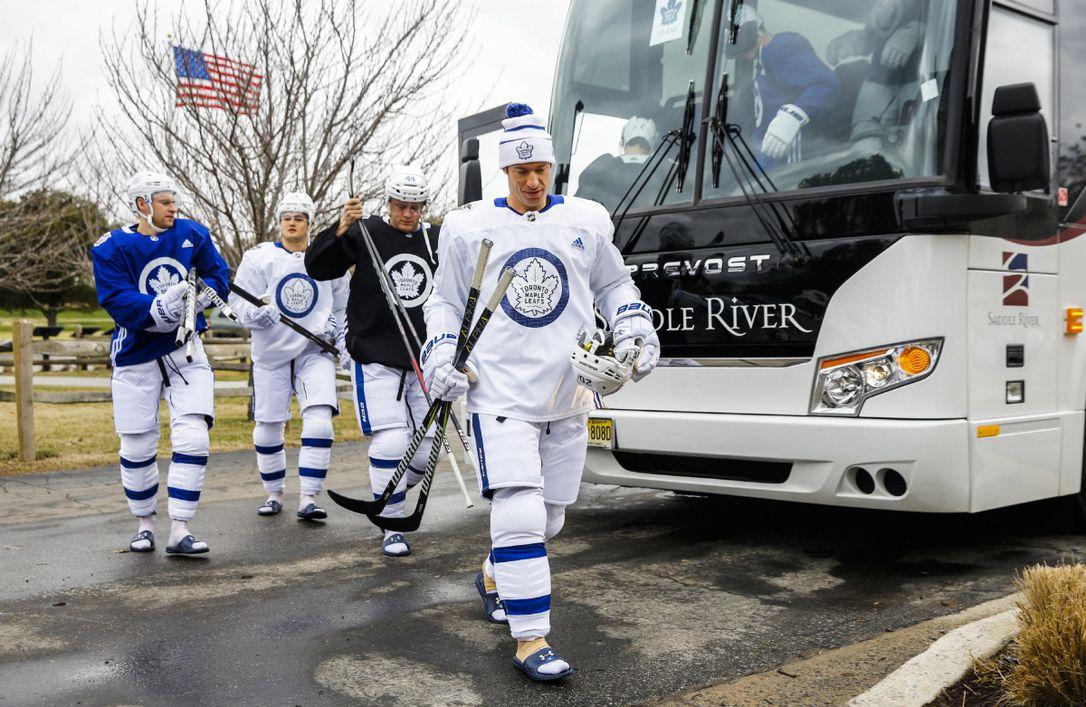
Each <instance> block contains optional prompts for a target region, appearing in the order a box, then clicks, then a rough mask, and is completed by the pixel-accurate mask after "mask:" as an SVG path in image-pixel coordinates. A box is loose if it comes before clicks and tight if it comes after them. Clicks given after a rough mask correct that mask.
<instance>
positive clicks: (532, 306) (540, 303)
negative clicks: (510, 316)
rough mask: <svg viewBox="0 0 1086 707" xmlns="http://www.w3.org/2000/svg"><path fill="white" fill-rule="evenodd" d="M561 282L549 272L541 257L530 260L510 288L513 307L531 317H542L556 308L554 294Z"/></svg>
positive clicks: (514, 278)
mask: <svg viewBox="0 0 1086 707" xmlns="http://www.w3.org/2000/svg"><path fill="white" fill-rule="evenodd" d="M559 284H560V282H559V280H558V278H557V277H555V276H554V275H552V274H550V273H548V272H547V269H546V268H545V267H543V263H542V262H541V261H540V260H539V258H532V259H531V260H530V261H528V267H526V268H524V271H523V272H517V274H516V276H514V277H513V281H512V282H510V283H509V289H510V290H512V291H513V298H514V299H513V307H514V308H516V310H517V311H519V312H523V313H524V314H527V315H528V316H530V317H542V316H543V315H545V314H547V313H549V312H550V311H551V310H552V309H554V294H555V292H556V291H557V290H558V285H559Z"/></svg>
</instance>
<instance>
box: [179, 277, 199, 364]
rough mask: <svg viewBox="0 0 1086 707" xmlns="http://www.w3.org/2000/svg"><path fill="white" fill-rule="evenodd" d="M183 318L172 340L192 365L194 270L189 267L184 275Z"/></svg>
mask: <svg viewBox="0 0 1086 707" xmlns="http://www.w3.org/2000/svg"><path fill="white" fill-rule="evenodd" d="M185 286H186V289H185V300H184V307H185V312H184V318H183V319H182V323H181V326H179V327H177V334H176V336H175V338H174V340H175V341H176V342H177V345H178V346H181V345H184V346H185V360H186V361H188V362H189V363H192V359H193V355H192V349H193V339H195V338H196V268H195V267H190V268H189V271H188V273H187V274H186V275H185Z"/></svg>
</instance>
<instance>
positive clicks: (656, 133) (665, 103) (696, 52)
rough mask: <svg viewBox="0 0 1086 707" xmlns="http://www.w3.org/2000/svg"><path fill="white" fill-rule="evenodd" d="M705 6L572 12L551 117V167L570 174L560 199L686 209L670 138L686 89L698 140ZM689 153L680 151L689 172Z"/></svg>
mask: <svg viewBox="0 0 1086 707" xmlns="http://www.w3.org/2000/svg"><path fill="white" fill-rule="evenodd" d="M713 6H714V3H713V2H711V1H709V0H702V1H701V2H694V1H692V0H632V1H631V0H593V1H592V2H583V3H576V4H575V5H574V6H573V7H572V9H571V10H570V12H571V16H570V18H569V20H568V21H567V23H566V26H567V32H566V36H565V38H564V39H563V42H562V52H561V56H560V58H559V72H558V75H557V78H556V80H555V94H554V101H553V103H552V109H551V126H552V129H551V134H552V135H553V136H554V141H555V148H556V153H557V159H558V161H559V162H560V163H564V164H568V165H569V173H568V181H567V183H566V184H565V185H563V192H564V193H566V194H574V195H576V196H581V197H585V198H589V199H594V200H596V201H599V202H600V203H602V204H603V205H604V206H606V207H607V209H608V210H614V209H615V207H616V206H617V205H618V203H619V201H620V200H621V199H623V196H624V195H626V194H627V193H628V192H629V196H628V197H627V198H626V199H625V200H624V201H623V205H624V207H625V206H626V205H629V206H632V208H643V207H653V206H662V205H667V204H676V203H688V202H690V201H691V200H692V198H693V192H694V174H693V171H694V170H693V169H692V168H691V169H690V170H689V173H687V174H686V176H685V180H680V170H679V161H680V160H679V157H680V145H679V144H678V141H677V140H675V139H674V136H672V135H669V133H670V132H671V131H676V132H677V131H679V129H680V128H681V127H682V123H683V116H684V109H685V108H686V105H687V98H688V93H689V85H690V82H691V81H693V82H694V101H693V108H694V125H693V127H692V130H693V132H696V131H697V121H698V120H699V119H700V116H699V113H700V110H701V107H702V99H701V97H702V95H703V84H704V82H705V69H706V63H707V61H708V59H707V57H708V47H709V41H710V37H709V34H710V27H711V19H712V14H713ZM691 33H692V34H693V36H692V37H691ZM688 48H689V49H690V52H689V53H688V52H687V49H688ZM697 149H698V147H697V145H696V144H692V143H691V144H688V145H686V152H687V155H688V156H689V160H690V164H693V163H694V161H695V155H696V151H697ZM680 181H683V183H682V184H681V186H682V191H679V190H678V187H679V186H680Z"/></svg>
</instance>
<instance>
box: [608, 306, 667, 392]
mask: <svg viewBox="0 0 1086 707" xmlns="http://www.w3.org/2000/svg"><path fill="white" fill-rule="evenodd" d="M614 336H615V352H616V354H619V355H621V354H622V353H623V352H624V351H626V350H628V349H636V350H637V356H636V358H634V360H633V373H632V374H631V376H630V377H631V378H633V379H634V381H635V382H636V381H639V380H641V379H642V378H644V377H645V376H647V375H648V374H649V373H651V372H652V369H654V368H656V364H657V362H659V360H660V339H659V337H657V336H656V330H655V329H654V328H653V326H652V318H651V316H650V317H645V316H642V315H640V314H638V315H634V316H630V317H623V318H621V319H617V320H615V323H614Z"/></svg>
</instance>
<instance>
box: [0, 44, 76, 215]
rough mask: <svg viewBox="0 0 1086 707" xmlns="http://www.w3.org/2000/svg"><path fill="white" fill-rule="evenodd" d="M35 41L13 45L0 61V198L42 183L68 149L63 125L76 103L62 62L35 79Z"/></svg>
mask: <svg viewBox="0 0 1086 707" xmlns="http://www.w3.org/2000/svg"><path fill="white" fill-rule="evenodd" d="M33 53H34V47H33V44H32V43H30V42H28V43H27V44H26V45H25V46H24V47H23V48H22V49H20V48H19V47H18V46H17V45H16V46H13V47H12V48H11V49H9V50H8V52H7V53H6V54H5V55H4V56H3V64H2V65H0V121H2V123H0V199H6V198H8V197H10V196H11V195H13V194H18V193H20V192H22V191H25V190H27V189H30V188H32V187H37V186H40V185H41V180H43V179H45V178H46V177H47V176H49V175H50V174H51V173H52V172H53V171H54V169H55V168H56V167H57V166H58V165H61V164H63V163H64V162H65V161H66V160H67V158H68V155H67V154H66V152H67V151H66V149H65V147H64V140H63V138H64V131H65V128H66V127H67V125H68V118H69V117H70V116H71V112H72V105H71V101H70V100H69V98H68V96H67V95H66V94H65V93H63V92H61V90H60V88H59V87H60V65H59V64H58V65H57V67H56V69H54V70H53V74H52V75H51V76H49V77H48V78H47V79H46V81H45V82H44V83H43V84H41V85H38V84H37V83H36V82H35V81H34V67H33V63H32V58H33Z"/></svg>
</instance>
